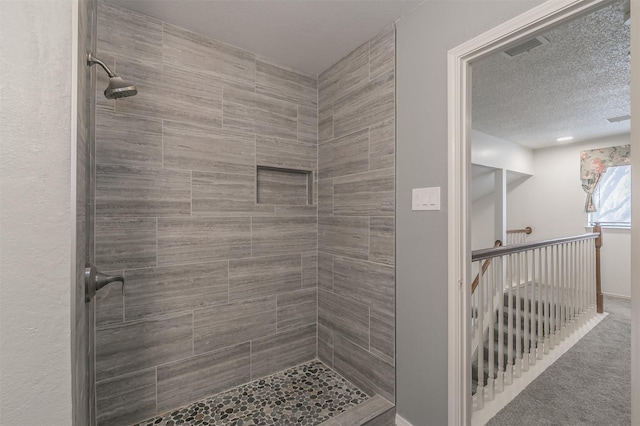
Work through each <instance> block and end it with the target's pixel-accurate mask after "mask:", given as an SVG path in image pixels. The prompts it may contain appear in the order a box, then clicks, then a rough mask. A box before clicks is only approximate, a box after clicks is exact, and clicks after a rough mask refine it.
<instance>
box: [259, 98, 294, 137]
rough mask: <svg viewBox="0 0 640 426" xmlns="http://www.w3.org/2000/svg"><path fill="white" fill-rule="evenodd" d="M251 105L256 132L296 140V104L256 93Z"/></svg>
mask: <svg viewBox="0 0 640 426" xmlns="http://www.w3.org/2000/svg"><path fill="white" fill-rule="evenodd" d="M253 106H254V107H253V126H254V131H255V133H256V134H258V135H262V136H271V137H275V138H281V139H290V140H294V141H297V140H298V108H297V106H296V105H293V104H290V103H288V102H282V101H279V100H277V99H273V98H270V97H268V96H264V95H259V94H257V93H256V95H255V97H254V104H253Z"/></svg>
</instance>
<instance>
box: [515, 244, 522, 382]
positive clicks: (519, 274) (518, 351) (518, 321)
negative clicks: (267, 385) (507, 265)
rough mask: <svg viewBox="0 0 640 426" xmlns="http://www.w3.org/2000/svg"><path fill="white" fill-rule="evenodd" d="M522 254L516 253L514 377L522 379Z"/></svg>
mask: <svg viewBox="0 0 640 426" xmlns="http://www.w3.org/2000/svg"><path fill="white" fill-rule="evenodd" d="M521 283H522V253H521V252H518V253H516V303H515V305H516V306H515V308H516V321H515V322H516V326H515V329H516V357H515V360H514V365H515V371H514V375H515V376H516V377H520V376H521V375H522V342H521V341H520V327H521V325H522V323H521V321H522V311H521V309H520V308H521V306H520V305H521V303H522V301H521V300H520V287H521V286H522V284H521Z"/></svg>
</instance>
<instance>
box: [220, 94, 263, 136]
mask: <svg viewBox="0 0 640 426" xmlns="http://www.w3.org/2000/svg"><path fill="white" fill-rule="evenodd" d="M255 98H256V94H255V90H253V89H251V90H243V89H241V88H235V87H227V86H225V87H224V88H223V94H222V128H223V129H228V130H237V131H240V132H246V133H254V131H255V126H254V119H253V117H254V114H253V109H254V106H255Z"/></svg>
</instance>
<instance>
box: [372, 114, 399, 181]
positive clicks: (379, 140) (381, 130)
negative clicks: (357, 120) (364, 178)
mask: <svg viewBox="0 0 640 426" xmlns="http://www.w3.org/2000/svg"><path fill="white" fill-rule="evenodd" d="M369 138H370V139H369V167H370V169H371V170H378V169H388V168H391V167H395V161H396V158H395V150H396V127H395V120H388V121H384V122H382V123H379V124H376V125H374V126H371V128H370V133H369Z"/></svg>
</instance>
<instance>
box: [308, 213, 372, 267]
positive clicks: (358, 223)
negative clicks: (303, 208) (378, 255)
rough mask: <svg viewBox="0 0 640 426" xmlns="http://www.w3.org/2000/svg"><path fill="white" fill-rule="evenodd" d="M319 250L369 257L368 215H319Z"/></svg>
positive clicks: (339, 254) (361, 257) (355, 256)
mask: <svg viewBox="0 0 640 426" xmlns="http://www.w3.org/2000/svg"><path fill="white" fill-rule="evenodd" d="M318 250H320V251H322V252H324V253H328V254H335V255H338V256H348V257H353V258H356V259H368V258H369V218H368V217H348V216H341V217H338V216H333V217H323V216H319V217H318Z"/></svg>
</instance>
